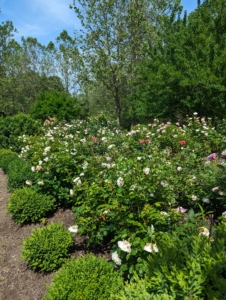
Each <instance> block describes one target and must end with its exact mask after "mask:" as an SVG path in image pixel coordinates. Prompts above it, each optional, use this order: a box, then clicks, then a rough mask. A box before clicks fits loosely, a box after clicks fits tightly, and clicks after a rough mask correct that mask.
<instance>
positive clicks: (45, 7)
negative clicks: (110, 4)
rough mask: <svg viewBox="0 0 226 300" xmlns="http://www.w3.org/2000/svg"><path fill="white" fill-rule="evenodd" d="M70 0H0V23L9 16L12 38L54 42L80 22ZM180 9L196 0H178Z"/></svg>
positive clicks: (189, 5)
mask: <svg viewBox="0 0 226 300" xmlns="http://www.w3.org/2000/svg"><path fill="white" fill-rule="evenodd" d="M72 2H73V1H72V0H0V8H1V11H2V12H1V13H0V23H1V22H2V21H6V20H10V21H12V22H13V25H14V27H15V28H16V29H17V30H18V33H17V34H16V35H15V36H14V38H15V39H16V40H17V41H18V42H19V41H20V38H21V36H24V37H25V38H26V37H28V36H31V37H33V38H37V40H38V41H39V42H40V43H41V44H44V45H47V44H48V42H49V41H53V42H55V39H56V37H57V36H58V35H59V34H60V32H61V31H62V30H64V29H66V30H67V31H68V33H69V34H70V35H71V36H73V31H74V30H76V29H78V28H79V26H80V22H79V20H77V19H76V15H75V13H74V11H73V10H71V9H69V5H70V4H71V3H72ZM182 5H183V7H184V9H186V10H187V11H188V12H191V11H192V10H194V9H195V8H196V7H197V0H182Z"/></svg>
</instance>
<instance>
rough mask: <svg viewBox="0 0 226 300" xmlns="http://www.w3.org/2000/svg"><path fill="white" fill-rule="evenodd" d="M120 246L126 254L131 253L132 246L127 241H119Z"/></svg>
mask: <svg viewBox="0 0 226 300" xmlns="http://www.w3.org/2000/svg"><path fill="white" fill-rule="evenodd" d="M118 246H119V248H120V249H121V250H122V251H124V252H127V253H130V252H131V244H130V243H129V242H128V241H126V240H122V241H118Z"/></svg>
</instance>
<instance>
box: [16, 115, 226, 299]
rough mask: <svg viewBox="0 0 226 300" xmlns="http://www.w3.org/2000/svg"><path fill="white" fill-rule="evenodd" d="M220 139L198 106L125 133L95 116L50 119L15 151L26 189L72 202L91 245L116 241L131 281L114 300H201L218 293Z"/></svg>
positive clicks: (116, 253)
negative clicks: (177, 118) (178, 119)
mask: <svg viewBox="0 0 226 300" xmlns="http://www.w3.org/2000/svg"><path fill="white" fill-rule="evenodd" d="M225 141H226V139H225V137H224V135H222V134H221V133H219V132H217V131H216V130H215V129H214V128H213V127H212V125H211V120H209V119H206V120H205V119H203V118H202V119H199V118H198V117H197V114H196V113H195V114H194V115H193V116H192V117H191V118H188V119H187V120H185V121H184V124H183V125H182V126H181V125H180V124H179V123H175V124H171V123H170V122H167V123H161V122H160V121H159V120H154V122H153V123H150V124H148V125H136V126H135V127H134V128H133V129H132V130H131V131H129V132H128V131H124V130H121V129H120V128H118V127H117V126H116V124H115V123H114V122H109V121H107V120H106V119H105V118H104V117H100V118H92V119H90V120H87V121H75V120H74V121H72V122H71V123H69V124H68V123H65V122H62V123H55V124H53V125H51V124H50V123H49V124H47V125H46V126H44V135H42V136H33V137H32V136H30V137H27V136H23V137H21V138H20V142H21V143H22V144H23V148H22V151H21V153H20V154H19V156H20V158H21V159H22V160H23V162H27V163H28V164H29V165H30V167H29V168H30V171H29V172H31V173H32V175H31V176H32V186H33V188H35V189H36V190H37V191H39V192H40V193H44V194H46V195H51V196H53V197H54V198H56V199H57V203H58V204H60V205H61V206H64V207H66V206H69V207H71V208H72V210H73V212H74V214H75V217H76V231H77V228H78V234H81V235H83V234H85V235H88V236H89V239H88V240H87V242H88V244H89V245H93V244H98V243H102V242H103V241H111V243H113V246H112V260H113V261H114V263H115V264H116V269H118V271H119V274H120V275H124V276H126V278H128V279H130V280H135V282H134V283H133V284H132V285H129V286H126V287H125V291H124V292H122V293H121V294H118V295H117V296H115V297H116V298H115V299H127V298H128V299H133V297H134V299H140V298H139V297H141V296H140V295H142V297H143V299H146V298H147V299H149V298H148V297H149V295H150V297H151V298H150V299H177V298H176V295H177V294H178V295H180V297H181V299H182V298H183V299H185V298H186V297H190V296H191V295H194V297H200V299H202V297H204V298H205V297H207V296H206V294H205V292H204V289H206V290H208V292H209V295H212V293H213V290H215V291H216V293H217V294H218V295H220V296H221V295H222V294H223V293H224V289H223V287H222V288H220V287H219V286H218V285H217V280H219V281H220V282H223V285H224V276H225V275H224V274H225V257H224V251H225V249H224V245H223V242H224V241H223V239H222V235H223V234H221V238H220V239H217V237H216V236H217V234H218V233H217V232H218V231H216V230H215V229H214V228H215V227H216V225H214V226H213V220H214V219H215V220H216V219H218V218H219V217H220V218H221V219H224V216H225V215H226V213H225V212H224V210H225V206H226V198H225V191H226V186H225V173H226V172H225V165H226V162H225V157H226V151H225ZM27 174H28V173H27ZM26 176H27V177H26V179H24V181H25V182H26V181H27V182H29V180H31V179H30V177H28V175H26ZM29 176H30V175H29ZM221 215H223V217H221ZM222 226H223V225H222ZM200 228H201V229H200ZM219 228H220V227H219ZM222 228H223V227H222ZM200 230H201V232H200ZM222 230H223V229H222ZM188 231H189V237H187V232H188ZM200 233H204V234H206V236H204V235H200ZM218 235H219V234H218ZM213 238H214V240H212V239H213ZM30 253H31V254H30V255H31V256H32V255H33V254H32V253H33V250H32V249H31V252H30ZM198 253H200V255H198ZM174 260H176V261H175V263H174V264H172V262H173V261H174ZM206 261H208V264H206V265H205V264H204V262H206ZM162 262H164V264H162ZM218 262H219V263H220V265H219V264H218ZM163 265H164V266H166V267H165V268H163ZM65 268H66V267H65ZM206 268H207V269H206ZM210 271H211V272H212V271H213V273H214V274H216V278H217V279H216V278H213V277H211V276H212V275H210V273H211V272H210ZM65 272H66V271H65ZM153 272H154V273H153ZM182 273H183V274H182ZM136 274H137V275H138V276H139V277H140V278H142V280H141V281H140V280H139V279H138V278H137V275H136ZM181 274H182V275H181ZM190 274H192V275H190ZM178 276H179V277H178ZM180 276H182V279H181V277H180ZM193 277H194V278H196V280H195V281H194V280H193V279H192V278H193ZM204 277H205V278H206V281H205V283H204V281H202V280H201V279H203V278H204ZM136 278H137V279H136ZM173 278H176V281H177V282H179V284H178V283H176V282H174V281H173V280H174V279H173ZM60 280H62V279H60ZM71 280H72V279H67V284H68V285H69V283H68V282H70V281H71ZM65 282H66V281H65ZM206 282H207V283H206ZM193 283H194V284H193ZM136 285H137V288H136ZM53 286H54V289H53V290H54V293H55V292H56V286H55V285H53ZM184 286H189V288H190V290H189V288H186V293H187V294H186V293H185V291H184V290H183V287H184ZM211 287H212V290H211ZM50 290H51V288H50ZM50 290H49V291H50ZM136 291H140V292H139V293H140V295H139V294H138V293H136ZM57 293H58V292H56V295H57V296H58V294H57ZM59 294H60V292H59ZM49 295H50V294H49ZM53 295H54V296H55V294H53ZM68 295H69V294H68ZM54 296H49V297H52V298H47V299H54ZM220 296H219V297H220ZM68 297H69V296H68ZM70 297H71V298H68V299H73V297H74V298H75V299H76V297H77V294H76V290H74V291H73V292H72V291H70ZM78 297H80V296H78ZM117 297H118V298H117ZM120 297H121V298H120ZM126 297H127V298H126ZM145 297H146V298H145ZM161 297H162V298H161ZM56 299H57V298H56ZM59 299H61V298H59ZM78 299H79V298H78ZM178 299H179V298H178Z"/></svg>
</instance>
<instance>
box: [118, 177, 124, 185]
mask: <svg viewBox="0 0 226 300" xmlns="http://www.w3.org/2000/svg"><path fill="white" fill-rule="evenodd" d="M117 185H118V187H122V186H123V185H124V180H123V178H122V177H119V178H118V179H117Z"/></svg>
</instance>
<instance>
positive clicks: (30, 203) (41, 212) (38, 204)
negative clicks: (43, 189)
mask: <svg viewBox="0 0 226 300" xmlns="http://www.w3.org/2000/svg"><path fill="white" fill-rule="evenodd" d="M55 202H56V201H55V199H54V198H53V197H52V196H47V195H43V194H39V193H37V192H36V191H35V190H34V189H33V188H31V187H24V188H22V189H16V190H14V192H13V193H12V195H11V196H10V198H9V202H8V204H7V211H8V213H10V214H11V217H12V219H13V220H14V221H15V222H16V223H17V224H23V223H25V222H38V221H40V219H41V218H43V217H45V216H46V214H47V213H48V212H51V211H54V209H55V208H56V204H55Z"/></svg>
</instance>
